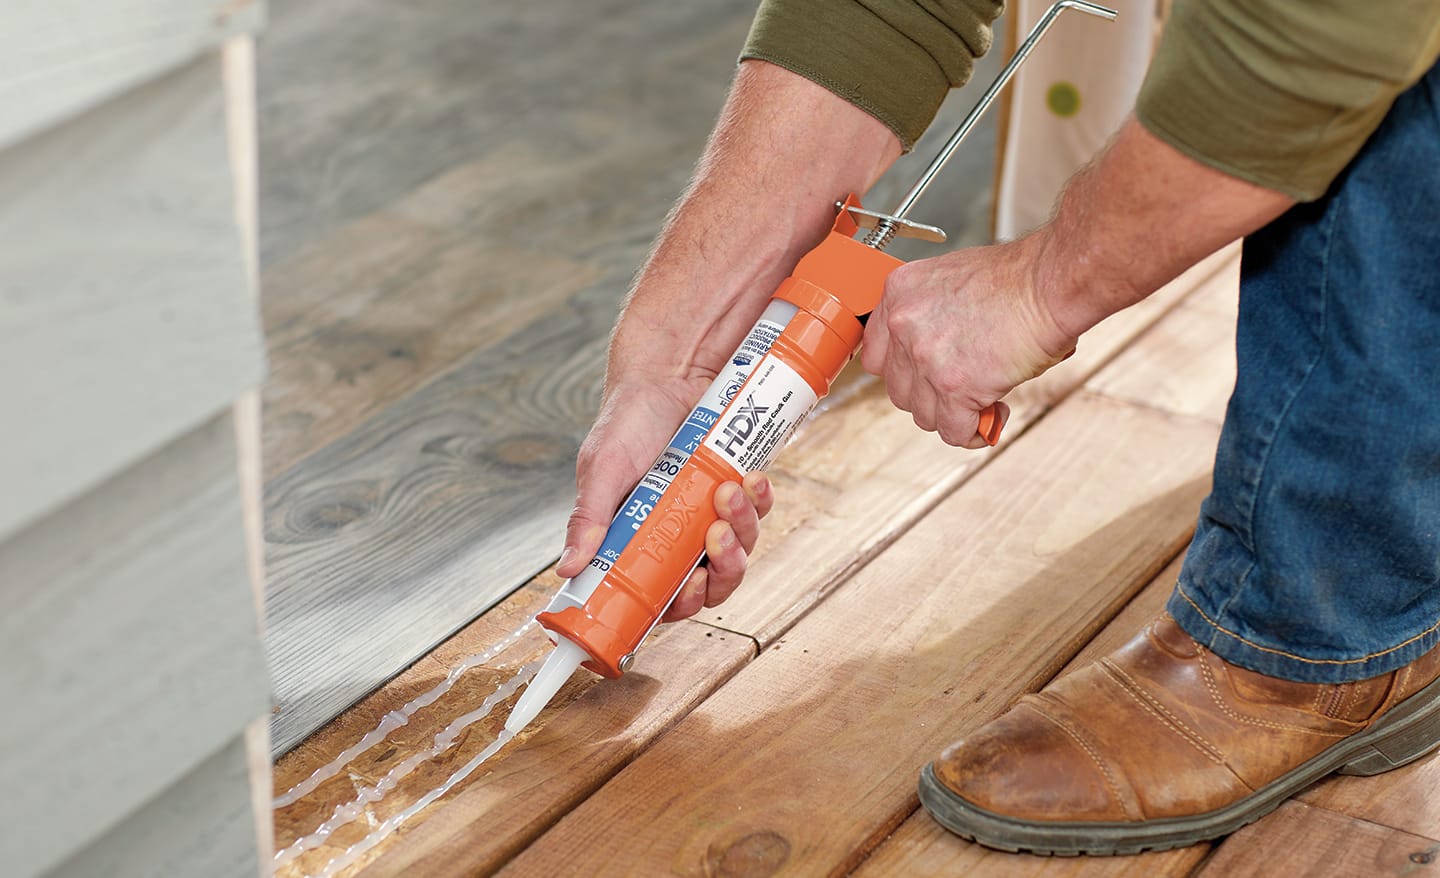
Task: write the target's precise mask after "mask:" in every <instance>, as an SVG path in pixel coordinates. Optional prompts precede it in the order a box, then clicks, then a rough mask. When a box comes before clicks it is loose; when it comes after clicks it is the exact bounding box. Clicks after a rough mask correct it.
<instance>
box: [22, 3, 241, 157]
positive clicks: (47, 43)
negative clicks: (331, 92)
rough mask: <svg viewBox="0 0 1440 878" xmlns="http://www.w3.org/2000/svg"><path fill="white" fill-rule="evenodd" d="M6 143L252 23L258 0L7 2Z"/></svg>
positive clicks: (76, 112)
mask: <svg viewBox="0 0 1440 878" xmlns="http://www.w3.org/2000/svg"><path fill="white" fill-rule="evenodd" d="M5 13H6V15H5V27H4V28H0V148H3V147H5V146H8V145H10V144H12V143H15V142H16V141H18V140H20V139H22V138H24V137H26V136H29V135H31V134H34V133H35V132H37V131H40V130H41V129H43V128H45V127H48V126H50V125H54V124H56V123H58V122H60V121H62V120H64V119H67V118H71V117H74V116H77V115H79V114H80V113H81V112H83V111H84V110H86V109H88V108H90V107H92V106H94V105H96V104H99V103H101V102H102V101H105V100H107V99H109V98H112V97H114V96H116V95H118V94H120V93H122V92H124V91H125V90H126V89H129V88H133V87H135V86H137V85H140V84H141V83H143V82H145V81H147V80H149V79H151V78H154V77H156V76H159V75H161V74H162V73H164V72H166V71H168V70H171V69H173V68H175V67H178V66H180V65H181V64H183V63H184V62H186V61H188V60H190V59H191V58H194V57H196V56H198V55H201V54H203V53H204V52H206V51H207V50H210V49H213V48H214V47H216V46H218V45H219V44H220V43H221V42H222V41H223V40H224V39H225V38H227V37H229V36H233V35H235V34H239V33H245V32H248V31H252V30H254V29H255V28H257V27H258V26H259V25H260V21H261V19H262V18H263V14H264V5H263V2H262V0H202V2H198V3H197V2H194V0H107V2H104V3H93V2H86V0H47V2H43V3H11V4H6V10H5Z"/></svg>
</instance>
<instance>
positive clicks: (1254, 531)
mask: <svg viewBox="0 0 1440 878" xmlns="http://www.w3.org/2000/svg"><path fill="white" fill-rule="evenodd" d="M1338 197H1339V196H1338V195H1337V196H1336V199H1338ZM1335 208H1336V204H1335V200H1332V201H1331V203H1330V204H1328V205H1327V206H1326V209H1325V213H1326V216H1325V247H1324V249H1323V250H1322V251H1321V253H1320V327H1319V335H1320V344H1319V346H1318V347H1317V348H1316V349H1315V355H1314V356H1313V357H1311V358H1310V362H1309V363H1307V364H1306V366H1305V369H1304V372H1303V373H1302V374H1301V375H1300V380H1299V381H1297V382H1296V383H1295V389H1294V390H1293V391H1292V392H1291V394H1290V398H1289V399H1287V400H1286V401H1285V405H1284V407H1283V408H1282V409H1281V410H1280V411H1279V412H1278V413H1277V414H1276V416H1275V419H1274V421H1273V422H1272V425H1271V427H1270V429H1269V430H1268V435H1266V436H1265V437H1264V439H1263V440H1261V443H1262V446H1263V447H1262V448H1261V451H1260V464H1259V467H1258V472H1257V474H1256V476H1255V480H1254V483H1253V485H1252V486H1251V488H1250V503H1249V508H1248V509H1246V510H1245V529H1246V531H1248V534H1247V535H1248V536H1249V537H1250V539H1249V543H1250V545H1249V546H1248V547H1247V548H1248V549H1249V550H1250V554H1251V558H1252V559H1253V558H1254V556H1255V555H1257V554H1259V549H1258V547H1259V544H1260V539H1259V534H1258V531H1259V518H1258V515H1257V513H1256V510H1257V508H1258V507H1259V505H1260V495H1261V493H1262V489H1263V488H1264V485H1265V477H1266V475H1267V474H1268V473H1269V469H1270V456H1271V455H1272V454H1273V453H1274V451H1275V440H1276V437H1278V436H1279V435H1280V429H1281V427H1282V426H1283V425H1284V424H1285V419H1286V418H1287V417H1289V415H1290V410H1291V409H1292V408H1294V407H1295V400H1297V399H1299V398H1300V394H1301V393H1303V392H1304V390H1305V385H1306V384H1308V383H1309V381H1310V376H1311V375H1314V374H1315V367H1316V366H1318V365H1320V361H1321V359H1323V357H1324V354H1325V350H1326V347H1327V346H1328V344H1329V340H1330V336H1329V331H1328V330H1329V327H1328V326H1327V325H1326V323H1327V318H1328V316H1329V311H1330V309H1329V301H1330V251H1331V249H1332V248H1333V247H1334V242H1335V222H1336V220H1337V218H1338V217H1339V215H1340V211H1339V210H1338V209H1335ZM1255 566H1256V565H1255V563H1254V561H1253V560H1252V561H1251V563H1250V566H1249V567H1248V568H1247V569H1246V571H1245V574H1244V575H1243V576H1242V577H1240V581H1239V582H1238V583H1236V586H1235V588H1234V589H1233V590H1232V591H1231V593H1230V595H1229V597H1228V598H1227V599H1226V600H1225V603H1224V604H1222V605H1221V606H1220V607H1218V608H1217V609H1216V615H1217V616H1219V617H1220V618H1224V617H1225V614H1226V613H1227V612H1228V611H1229V609H1230V605H1231V604H1233V603H1234V602H1235V601H1236V600H1238V599H1239V598H1240V596H1241V595H1242V594H1244V592H1245V589H1246V588H1247V587H1248V586H1249V584H1250V578H1251V576H1252V575H1253V574H1254V573H1255ZM1216 627H1217V628H1219V627H1220V626H1219V625H1218V624H1217V625H1216Z"/></svg>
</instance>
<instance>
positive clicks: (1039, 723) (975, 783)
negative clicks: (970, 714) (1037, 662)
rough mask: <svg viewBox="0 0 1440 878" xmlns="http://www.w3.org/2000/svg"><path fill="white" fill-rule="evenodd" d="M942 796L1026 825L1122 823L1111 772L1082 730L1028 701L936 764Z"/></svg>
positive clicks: (956, 745)
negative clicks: (1031, 822) (960, 800)
mask: <svg viewBox="0 0 1440 878" xmlns="http://www.w3.org/2000/svg"><path fill="white" fill-rule="evenodd" d="M934 772H935V776H936V778H937V779H938V780H939V781H940V783H941V784H942V785H943V786H944V787H945V789H946V791H948V792H949V793H951V794H953V795H955V796H956V797H958V798H960V799H963V800H964V801H965V802H966V803H968V804H969V805H971V806H973V807H977V808H982V809H984V810H986V811H989V812H991V813H992V814H998V815H1001V816H1005V817H1009V818H1012V819H1017V820H1027V821H1044V822H1051V821H1056V820H1060V821H1064V822H1072V821H1088V820H1124V819H1127V817H1129V815H1127V814H1126V813H1125V808H1124V806H1123V803H1122V801H1121V799H1120V794H1119V786H1118V784H1117V782H1116V779H1115V778H1114V777H1113V772H1112V771H1111V769H1110V768H1108V767H1107V766H1106V765H1105V764H1104V763H1103V762H1102V761H1101V760H1100V758H1099V756H1098V755H1097V754H1096V753H1095V750H1094V748H1093V746H1091V745H1090V744H1089V743H1088V742H1086V740H1085V733H1084V731H1083V730H1082V729H1079V728H1076V727H1075V726H1074V725H1073V724H1072V723H1070V722H1069V721H1067V720H1066V719H1065V718H1063V717H1058V716H1055V715H1053V714H1052V713H1051V712H1049V711H1047V710H1046V709H1045V705H1044V704H1043V703H1039V702H1037V701H1035V700H1034V699H1031V698H1026V699H1023V700H1022V701H1020V702H1019V703H1018V704H1016V705H1015V707H1014V708H1012V709H1011V710H1010V711H1009V712H1008V713H1006V714H1004V715H1003V716H1001V717H1000V718H998V719H996V720H995V721H993V722H991V723H989V724H987V725H986V726H985V727H983V728H982V729H980V730H979V731H977V732H976V733H975V734H974V735H973V736H971V737H969V738H965V739H962V740H960V741H957V742H956V743H954V744H952V745H951V746H950V747H948V748H946V750H945V751H944V752H943V753H942V754H941V755H940V758H939V759H937V760H936V761H935V762H934Z"/></svg>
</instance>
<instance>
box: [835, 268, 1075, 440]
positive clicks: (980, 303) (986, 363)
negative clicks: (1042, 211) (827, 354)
mask: <svg viewBox="0 0 1440 878" xmlns="http://www.w3.org/2000/svg"><path fill="white" fill-rule="evenodd" d="M1038 250H1039V248H1038V247H1036V246H1035V245H1034V242H1028V241H1018V242H1015V243H1013V244H1000V245H996V246H993V247H977V248H974V249H970V250H960V251H957V252H955V253H949V254H946V255H944V256H937V257H935V258H933V259H922V260H919V261H916V262H912V263H909V264H907V265H902V266H900V267H899V268H897V269H895V271H893V272H892V273H891V274H890V277H889V279H888V280H887V281H886V283H885V295H884V298H882V299H881V300H880V307H879V308H877V309H876V310H875V313H874V314H872V315H870V320H869V321H868V322H867V323H866V325H865V345H864V347H863V348H862V349H861V362H862V364H863V365H864V366H865V369H866V370H867V371H869V372H871V373H873V374H875V375H880V376H882V377H884V379H885V388H886V390H887V391H888V392H889V394H890V401H891V402H893V403H894V404H895V405H896V407H897V408H899V409H901V410H903V411H907V412H910V413H911V415H912V416H913V417H914V419H915V424H916V425H917V426H919V427H920V429H922V430H929V431H933V432H938V433H939V434H940V438H941V439H943V440H945V442H947V443H948V444H950V445H958V446H961V447H964V448H981V447H984V445H985V440H984V439H983V438H981V437H980V435H979V434H978V432H977V428H978V426H979V420H980V412H981V411H982V410H984V409H985V407H986V406H989V405H991V404H992V403H998V405H996V413H997V415H998V416H999V418H1000V420H1001V423H1002V424H1003V423H1004V420H1005V418H1006V417H1008V415H1009V411H1010V410H1009V408H1008V407H1007V406H1006V405H1005V404H1004V403H1002V402H998V401H999V399H1000V398H1001V397H1002V396H1004V395H1005V394H1006V393H1008V392H1009V391H1010V389H1011V388H1012V387H1014V386H1015V385H1017V384H1019V383H1021V382H1022V381H1027V380H1029V379H1030V378H1034V377H1035V376H1036V375H1039V374H1040V373H1041V372H1044V371H1045V370H1046V369H1048V368H1050V366H1052V365H1054V364H1055V363H1057V362H1059V361H1060V360H1062V359H1064V358H1065V357H1066V356H1068V355H1069V353H1070V352H1071V351H1073V350H1074V348H1075V339H1074V338H1073V337H1071V336H1069V335H1067V334H1066V333H1065V332H1064V331H1063V330H1061V329H1060V328H1059V326H1058V325H1056V323H1055V320H1054V319H1053V318H1052V317H1051V316H1050V314H1049V312H1048V310H1047V309H1046V308H1045V306H1044V303H1043V302H1042V301H1041V300H1040V297H1039V296H1038V295H1037V293H1036V288H1037V285H1036V278H1035V273H1036V271H1035V254H1036V253H1037V252H1038Z"/></svg>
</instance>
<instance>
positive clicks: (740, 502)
mask: <svg viewBox="0 0 1440 878" xmlns="http://www.w3.org/2000/svg"><path fill="white" fill-rule="evenodd" d="M730 508H731V510H733V511H735V512H739V511H740V510H741V509H744V508H745V492H744V491H742V490H740V489H739V488H736V489H734V491H733V492H731V494H730Z"/></svg>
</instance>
